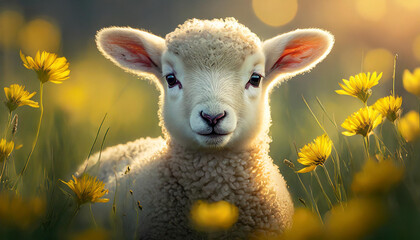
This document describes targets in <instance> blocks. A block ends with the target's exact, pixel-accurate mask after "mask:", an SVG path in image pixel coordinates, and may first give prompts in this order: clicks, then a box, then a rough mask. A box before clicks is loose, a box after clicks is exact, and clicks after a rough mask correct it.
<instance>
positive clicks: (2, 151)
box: [0, 138, 15, 161]
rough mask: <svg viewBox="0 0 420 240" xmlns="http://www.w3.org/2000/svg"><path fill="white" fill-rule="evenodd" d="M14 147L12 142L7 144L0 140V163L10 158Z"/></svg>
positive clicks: (4, 140)
mask: <svg viewBox="0 0 420 240" xmlns="http://www.w3.org/2000/svg"><path fill="white" fill-rule="evenodd" d="M14 147H15V143H14V142H13V141H10V142H7V141H6V139H3V138H2V139H1V140H0V161H3V160H5V159H6V158H8V157H9V156H10V154H11V153H12V151H13V148H14Z"/></svg>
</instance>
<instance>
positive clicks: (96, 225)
mask: <svg viewBox="0 0 420 240" xmlns="http://www.w3.org/2000/svg"><path fill="white" fill-rule="evenodd" d="M89 210H90V216H91V217H92V221H93V224H94V225H95V228H98V224H96V221H95V216H94V215H93V211H92V203H90V204H89Z"/></svg>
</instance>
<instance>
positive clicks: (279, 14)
mask: <svg viewBox="0 0 420 240" xmlns="http://www.w3.org/2000/svg"><path fill="white" fill-rule="evenodd" d="M252 8H253V9H254V12H255V15H257V17H258V18H259V19H260V20H261V21H262V22H264V23H265V24H267V25H270V26H273V27H278V26H282V25H285V24H287V23H288V22H290V21H292V20H293V18H294V17H295V16H296V13H297V9H298V3H297V0H282V1H278V0H252Z"/></svg>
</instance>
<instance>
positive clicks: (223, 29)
mask: <svg viewBox="0 0 420 240" xmlns="http://www.w3.org/2000/svg"><path fill="white" fill-rule="evenodd" d="M166 45H167V47H168V50H170V51H171V52H173V53H175V54H177V55H179V56H180V57H181V58H183V59H184V60H185V61H186V62H191V63H197V62H199V63H201V64H204V65H206V66H215V65H217V64H224V62H225V61H228V60H229V59H238V60H244V59H245V58H246V56H249V55H250V54H253V53H254V52H255V51H256V50H257V49H258V48H259V47H260V45H261V40H260V39H259V38H258V37H257V35H255V34H254V33H253V32H251V31H250V30H249V29H248V28H247V27H245V26H244V25H242V24H240V23H238V21H237V20H236V19H234V18H226V19H213V20H199V19H190V20H187V21H186V22H185V23H184V24H181V25H179V26H178V28H177V29H175V31H173V32H171V33H169V34H168V35H166ZM226 56H229V57H228V58H226ZM230 63H231V62H230Z"/></svg>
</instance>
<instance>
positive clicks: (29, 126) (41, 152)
mask: <svg viewBox="0 0 420 240" xmlns="http://www.w3.org/2000/svg"><path fill="white" fill-rule="evenodd" d="M34 2H37V1H34ZM327 3H328V4H327ZM61 4H63V6H65V7H66V8H68V9H74V10H75V11H79V12H80V13H79V14H80V16H76V19H75V16H73V15H71V14H70V13H68V11H64V10H63V7H62V6H60V5H59V4H58V3H51V5H48V6H47V5H44V4H41V3H39V5H36V4H34V3H33V2H31V1H24V0H22V1H16V2H15V3H13V4H12V3H7V4H6V3H1V4H0V58H1V59H0V88H1V89H2V90H3V91H2V92H0V101H1V102H2V104H0V105H1V106H0V239H119V238H120V237H121V231H120V230H121V227H120V226H118V225H115V226H113V227H112V228H111V229H107V228H105V227H104V226H101V224H100V221H97V219H96V218H95V212H94V210H93V209H92V205H93V204H102V202H107V201H112V199H113V196H110V195H108V193H107V189H106V187H105V186H104V184H103V183H102V182H101V181H99V180H97V179H96V177H95V176H90V175H87V174H86V175H83V176H81V177H79V178H76V177H75V176H72V173H74V171H75V170H76V168H77V166H78V165H79V164H80V163H81V162H82V161H83V160H84V159H86V158H89V157H90V156H91V155H92V154H93V153H94V152H98V151H102V150H103V149H104V148H106V147H107V146H112V145H115V144H117V143H123V142H127V141H129V140H134V139H136V138H139V137H145V136H151V137H156V136H159V135H160V129H159V126H158V118H157V114H156V112H157V107H158V106H157V99H158V92H157V91H156V90H155V89H154V87H153V86H151V84H149V83H148V81H145V79H136V77H133V76H130V75H129V74H126V73H123V72H122V71H120V70H119V69H118V68H116V67H113V66H112V65H111V63H109V62H107V61H106V60H105V59H103V58H102V56H100V54H99V53H98V52H97V50H96V49H95V45H94V35H95V31H96V30H98V29H100V28H102V27H106V26H111V25H130V26H132V27H138V28H147V29H150V30H151V31H152V32H155V33H156V34H159V35H161V36H164V35H165V34H166V33H167V32H169V31H171V30H172V29H173V28H174V27H175V26H176V25H177V24H179V23H182V22H183V21H184V20H186V19H188V18H191V17H198V18H213V17H225V16H233V17H236V18H238V20H239V21H240V22H242V23H244V24H245V25H247V26H249V27H250V28H251V30H253V31H254V32H256V33H257V34H259V35H261V36H262V37H263V38H265V39H266V38H269V37H272V36H274V35H276V34H279V33H282V32H286V31H289V30H291V29H294V28H298V27H301V28H304V27H320V28H325V29H327V30H329V31H331V32H332V33H333V34H334V35H335V36H336V46H335V48H334V50H333V52H332V53H331V55H330V56H329V57H327V60H326V61H325V63H322V64H320V65H319V67H317V68H316V69H315V70H314V71H312V72H311V73H309V74H306V75H304V76H301V77H296V78H300V79H297V80H291V81H290V83H286V84H283V85H282V86H280V88H279V89H276V90H275V91H274V93H273V95H272V97H271V99H272V100H271V101H272V114H273V126H272V128H271V135H272V137H273V143H272V144H271V155H272V157H273V159H274V160H275V163H276V164H278V165H279V168H280V171H281V172H282V174H283V175H284V177H285V179H286V181H287V183H288V185H289V190H290V192H291V194H292V197H293V199H294V203H295V214H294V217H293V220H294V223H293V226H292V227H291V228H290V229H288V230H287V231H286V232H285V233H284V234H283V235H281V236H277V237H276V238H275V239H419V238H420V232H419V231H418V228H419V227H420V174H419V173H418V172H419V170H420V117H419V111H420V31H419V30H418V29H420V17H419V15H418V12H419V11H420V0H407V1H397V0H354V1H350V0H345V1H332V0H328V1H325V3H323V4H317V5H316V4H313V3H305V2H303V1H299V2H298V1H296V0H284V1H274V0H271V1H270V0H260V1H258V0H253V1H248V2H247V4H243V3H242V2H240V1H239V0H229V1H214V2H212V3H205V4H204V3H202V5H200V4H198V3H193V1H189V0H182V1H180V2H179V3H178V5H182V6H183V7H184V8H185V9H184V8H183V9H182V11H181V10H180V7H179V6H177V4H176V3H170V2H169V1H164V0H162V1H156V2H155V3H153V4H152V3H144V2H142V1H139V3H134V2H130V4H128V3H125V4H122V9H116V8H115V9H114V7H115V6H114V5H113V4H112V3H108V2H107V3H104V4H101V2H100V1H99V0H97V1H92V2H90V3H88V2H86V3H83V4H82V3H80V4H81V6H82V8H83V9H82V8H81V7H80V6H79V5H77V3H71V1H69V2H65V1H63V2H62V3H61ZM142 4H143V5H142ZM226 4H227V5H228V6H226ZM238 5H241V7H240V8H238V7H237V6H238ZM242 5H243V6H242ZM97 6H99V7H98V9H96V7H97ZM134 6H136V7H137V8H134ZM163 6H166V7H170V9H175V10H180V13H179V14H174V13H172V12H169V11H168V10H166V8H165V9H164V10H162V11H163V13H165V14H166V15H165V16H154V15H156V12H160V13H162V11H160V10H161V9H163ZM130 9H137V10H138V11H139V12H141V13H143V14H144V15H142V16H137V15H135V13H137V12H130ZM332 9H334V10H332ZM133 11H134V10H133ZM313 12H316V14H315V13H313ZM128 13H130V14H128ZM320 13H322V14H320ZM343 13H348V14H350V15H351V16H347V15H345V14H343ZM91 16H92V17H91ZM104 16H110V17H104ZM134 16H137V17H134ZM92 18H95V19H92ZM161 18H163V20H161V21H160V19H161ZM308 22H311V23H309V24H310V25H308ZM143 23H144V24H143ZM142 24H143V25H142ZM399 26H404V27H399ZM389 36H395V37H389ZM308 86H309V87H308ZM133 211H134V210H133ZM135 211H137V212H138V213H139V214H141V211H142V205H141V203H140V202H137V204H136V209H135ZM109 215H110V218H112V217H113V210H112V209H110V214H109ZM237 216H238V210H237V208H236V207H235V206H234V205H231V204H230V203H228V202H224V201H221V202H216V203H207V202H202V201H198V202H197V203H196V204H194V206H193V207H192V209H191V216H190V217H191V221H192V223H193V225H194V226H195V227H196V228H197V230H198V231H203V232H208V233H209V236H210V237H211V233H212V232H217V231H224V230H226V229H229V228H230V227H231V226H232V225H233V224H235V222H236V219H237ZM138 224H141V223H138ZM133 237H134V236H133Z"/></svg>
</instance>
